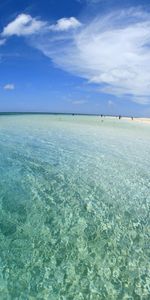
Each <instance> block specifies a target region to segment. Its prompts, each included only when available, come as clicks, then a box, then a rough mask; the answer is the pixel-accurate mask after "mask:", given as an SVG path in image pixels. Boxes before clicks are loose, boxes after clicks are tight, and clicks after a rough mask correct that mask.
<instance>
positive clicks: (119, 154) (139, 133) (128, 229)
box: [0, 115, 150, 300]
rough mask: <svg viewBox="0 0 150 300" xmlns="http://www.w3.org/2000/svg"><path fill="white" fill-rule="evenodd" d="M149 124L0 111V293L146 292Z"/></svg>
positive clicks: (67, 298)
mask: <svg viewBox="0 0 150 300" xmlns="http://www.w3.org/2000/svg"><path fill="white" fill-rule="evenodd" d="M149 206H150V126H149V125H146V124H145V125H144V124H136V123H134V122H128V121H123V120H120V121H119V120H115V119H114V120H113V119H107V118H105V119H104V121H103V122H101V119H100V118H99V117H85V116H83V117H82V116H50V115H44V116H42V115H41V116H40V115H33V116H32V115H24V116H23V115H20V116H19V115H17V116H0V299H2V300H3V299H6V300H7V299H8V300H9V299H21V300H22V299H25V300H26V299H31V300H33V299H40V300H42V299H49V300H53V299H56V300H57V299H60V300H73V299H75V300H82V299H88V300H97V299H102V300H105V299H107V300H109V299H118V300H121V299H130V300H131V299H137V300H138V299H150V243H149V241H150V240H149V238H150V236H149V235H150V219H149Z"/></svg>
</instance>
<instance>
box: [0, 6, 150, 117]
mask: <svg viewBox="0 0 150 300" xmlns="http://www.w3.org/2000/svg"><path fill="white" fill-rule="evenodd" d="M123 2H125V3H123ZM0 31H1V34H0V111H16V112H17V111H26V112H28V111H29V112H31V111H34V112H39V111H42V112H67V113H68V112H75V113H96V114H101V113H102V114H122V115H135V116H150V5H149V1H138V0H136V1H135V0H130V1H129V0H127V1H119V0H69V1H68V0H61V1H60V0H42V1H41V0H26V1H20V0H5V1H2V3H0Z"/></svg>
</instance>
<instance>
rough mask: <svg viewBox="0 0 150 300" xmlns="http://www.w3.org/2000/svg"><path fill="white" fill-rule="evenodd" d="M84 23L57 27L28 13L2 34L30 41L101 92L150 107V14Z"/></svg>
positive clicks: (125, 13)
mask: <svg viewBox="0 0 150 300" xmlns="http://www.w3.org/2000/svg"><path fill="white" fill-rule="evenodd" d="M81 24H82V23H81V22H80V21H79V20H77V19H76V18H74V17H71V18H63V19H59V20H58V21H57V22H56V23H55V24H52V25H51V24H48V23H47V22H43V21H40V20H38V19H37V18H32V17H31V16H29V15H25V14H22V15H19V16H18V17H17V18H16V19H15V20H14V21H12V22H11V23H9V24H8V25H7V26H6V27H5V28H4V30H3V33H2V36H3V37H9V36H11V35H14V34H15V35H18V36H22V35H23V36H26V37H28V42H29V43H30V45H32V46H33V47H35V48H37V49H39V50H40V51H42V53H43V54H44V55H46V56H47V57H49V58H50V59H51V60H52V61H53V63H54V64H55V65H57V66H58V67H60V68H61V69H63V70H65V71H68V72H70V73H72V74H74V75H76V76H80V77H82V78H84V79H86V80H87V81H88V83H89V84H94V85H96V87H97V88H98V89H99V91H100V92H103V93H106V94H111V95H115V96H117V97H124V98H125V99H128V100H129V99H130V100H131V101H133V102H136V103H139V104H148V103H150V14H149V13H147V12H145V11H143V10H141V9H135V8H131V9H126V10H120V11H116V12H113V13H110V14H107V15H104V16H101V15H97V16H96V17H95V18H93V19H92V18H90V21H87V22H86V23H84V24H82V26H80V25H81ZM69 29H76V30H73V31H72V30H69ZM38 33H39V34H38Z"/></svg>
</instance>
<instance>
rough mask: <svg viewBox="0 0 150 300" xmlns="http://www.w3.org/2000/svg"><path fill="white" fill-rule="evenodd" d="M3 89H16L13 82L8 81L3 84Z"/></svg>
mask: <svg viewBox="0 0 150 300" xmlns="http://www.w3.org/2000/svg"><path fill="white" fill-rule="evenodd" d="M3 89H4V90H7V91H12V90H14V89H15V85H14V84H13V83H7V84H5V85H4V86H3Z"/></svg>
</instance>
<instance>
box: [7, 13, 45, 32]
mask: <svg viewBox="0 0 150 300" xmlns="http://www.w3.org/2000/svg"><path fill="white" fill-rule="evenodd" d="M45 26H46V22H43V21H40V20H38V19H36V18H32V17H31V16H30V15H26V14H20V15H18V16H17V18H16V19H15V20H14V21H12V22H10V23H9V24H8V25H7V26H6V27H5V28H4V30H3V32H2V36H3V37H9V36H12V35H17V36H27V35H31V34H35V33H37V32H39V31H40V30H41V29H42V28H43V27H45Z"/></svg>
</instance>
